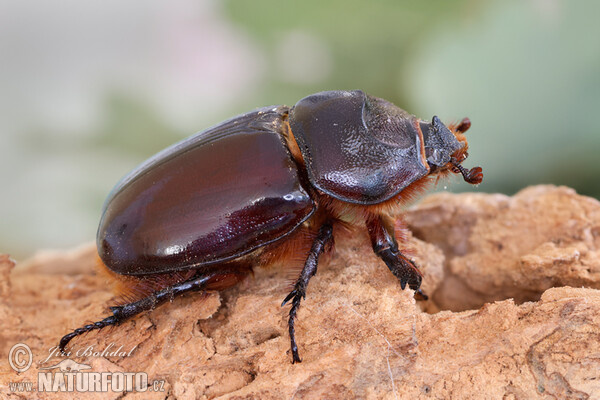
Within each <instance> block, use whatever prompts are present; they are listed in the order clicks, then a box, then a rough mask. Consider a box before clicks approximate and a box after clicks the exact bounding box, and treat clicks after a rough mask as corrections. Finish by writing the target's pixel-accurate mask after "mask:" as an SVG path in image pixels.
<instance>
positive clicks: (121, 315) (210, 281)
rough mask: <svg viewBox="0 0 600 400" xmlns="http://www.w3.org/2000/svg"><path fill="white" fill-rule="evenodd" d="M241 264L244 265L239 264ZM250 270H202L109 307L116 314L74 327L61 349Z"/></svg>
mask: <svg viewBox="0 0 600 400" xmlns="http://www.w3.org/2000/svg"><path fill="white" fill-rule="evenodd" d="M240 267H241V268H240ZM249 272H250V268H249V267H243V266H237V268H235V267H233V268H231V269H226V270H223V269H221V270H216V271H206V272H199V273H198V274H196V275H195V276H194V277H193V278H192V279H189V280H186V281H183V282H179V283H177V284H174V285H172V286H168V287H166V288H164V289H161V290H158V291H156V292H154V293H152V294H151V295H149V296H147V297H144V298H143V299H141V300H138V301H134V302H132V303H127V304H123V305H120V306H113V307H110V310H111V311H112V313H113V315H111V316H109V317H106V318H104V319H103V320H101V321H98V322H94V323H93V324H88V325H85V326H83V327H81V328H78V329H75V330H74V331H73V332H71V333H69V334H67V335H65V336H63V338H62V339H61V340H60V344H59V346H58V347H59V349H60V351H62V352H64V350H65V347H66V346H67V344H68V343H69V342H70V341H71V340H72V339H73V338H75V337H77V336H79V335H82V334H84V333H86V332H89V331H93V330H95V329H102V328H105V327H107V326H111V325H119V324H120V323H121V322H123V321H125V320H127V319H129V318H131V317H134V316H135V315H137V314H140V313H142V312H144V311H149V310H153V309H154V308H156V307H157V306H159V305H161V304H163V303H165V302H167V301H171V300H173V299H174V298H175V297H177V296H180V295H182V294H184V293H187V292H198V291H203V290H210V289H219V290H220V289H225V288H226V287H230V286H233V285H234V284H235V283H237V282H239V281H240V280H242V279H243V278H244V277H245V276H246V275H247V274H248V273H249Z"/></svg>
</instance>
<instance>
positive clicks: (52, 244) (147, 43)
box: [0, 0, 600, 259]
mask: <svg viewBox="0 0 600 400" xmlns="http://www.w3.org/2000/svg"><path fill="white" fill-rule="evenodd" d="M598 15H600V2H597V1H593V0H588V1H583V0H578V1H566V0H536V1H532V0H527V1H525V0H518V1H517V0H515V1H501V0H490V1H474V0H458V1H448V0H437V1H431V0H429V1H417V0H414V1H398V0H388V1H369V2H366V1H362V2H358V1H348V0H343V1H342V0H337V1H314V0H304V1H302V2H290V1H275V0H270V1H262V0H254V1H241V0H240V1H216V0H215V1H210V0H176V1H171V2H166V1H163V2H161V1H155V0H134V1H128V2H122V1H116V0H106V1H102V2H81V1H79V0H66V1H61V2H57V1H49V2H44V1H32V0H19V1H5V0H1V1H0V135H1V136H0V138H1V141H0V174H1V175H0V179H1V181H0V182H1V184H2V186H1V189H0V252H8V253H10V254H12V255H13V256H15V257H16V258H17V259H23V258H24V257H26V256H28V255H30V254H32V252H34V251H35V250H38V249H42V248H67V247H70V246H74V245H77V244H79V243H81V242H84V241H91V240H93V239H94V237H95V231H96V227H97V223H98V220H99V217H100V210H101V207H102V203H103V201H104V198H105V197H106V195H107V194H108V193H109V191H110V189H111V187H112V186H113V185H114V184H115V183H116V182H117V181H118V179H119V178H120V177H121V176H122V175H124V174H125V173H127V172H128V171H129V170H130V169H131V168H133V167H134V166H135V165H136V164H137V163H139V162H141V161H142V160H144V159H145V158H147V157H148V156H150V155H152V154H153V153H155V152H156V151H158V150H160V149H162V148H163V147H165V146H167V145H169V144H171V143H173V142H175V141H177V140H179V139H181V138H183V137H185V136H188V135H190V134H193V133H194V132H196V131H198V130H201V129H204V128H206V127H208V126H210V125H212V124H215V123H217V122H220V121H221V120H223V119H226V118H228V117H231V116H234V115H236V114H239V113H242V112H245V111H249V110H251V109H254V108H256V107H260V106H264V105H271V104H288V105H293V104H294V103H295V102H296V101H297V100H299V99H300V98H302V97H304V96H305V95H308V94H310V93H313V92H317V91H321V90H329V89H357V88H360V89H363V90H365V91H366V92H368V93H370V94H372V95H375V96H378V97H383V98H385V99H387V100H390V101H392V102H394V103H396V104H397V105H399V106H400V107H402V108H404V109H406V110H407V111H409V112H411V113H413V114H415V115H417V116H419V117H421V118H423V119H431V117H432V116H433V115H438V116H440V118H442V120H444V121H447V122H448V121H452V120H459V119H461V118H462V117H464V116H468V117H470V119H471V121H472V122H473V126H472V128H471V130H470V131H469V132H468V137H469V141H470V144H471V150H470V154H471V157H470V158H469V160H468V161H467V162H466V163H465V165H466V166H467V167H472V166H475V165H481V166H482V167H483V169H484V173H485V180H484V183H483V184H481V185H480V186H479V187H477V188H473V187H469V185H467V184H464V183H461V182H460V179H459V178H455V179H453V180H451V181H450V182H448V183H447V185H448V190H453V191H463V190H471V191H472V190H474V191H478V192H503V193H507V194H512V193H514V192H515V191H517V190H519V189H521V188H523V187H525V186H527V185H531V184H538V183H554V184H563V185H568V186H571V187H574V188H575V189H576V190H577V191H578V192H579V193H582V194H587V195H590V196H594V197H596V198H598V197H600V184H599V179H598V175H599V172H600V164H599V163H596V161H597V160H598V159H599V158H600V151H599V150H600V124H599V123H598V121H597V115H598V110H600V24H598V23H597V17H598ZM445 185H446V184H442V185H440V186H441V187H440V188H439V189H441V190H443V189H444V186H445Z"/></svg>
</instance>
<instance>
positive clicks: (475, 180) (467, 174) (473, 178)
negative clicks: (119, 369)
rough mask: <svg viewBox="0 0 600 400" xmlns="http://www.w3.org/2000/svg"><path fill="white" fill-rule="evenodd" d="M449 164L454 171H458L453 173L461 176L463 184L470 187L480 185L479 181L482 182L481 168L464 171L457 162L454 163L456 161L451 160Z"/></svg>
mask: <svg viewBox="0 0 600 400" xmlns="http://www.w3.org/2000/svg"><path fill="white" fill-rule="evenodd" d="M450 162H451V163H452V165H453V166H454V168H455V169H456V170H458V171H455V172H460V174H461V175H462V176H463V179H464V180H465V182H468V183H470V184H472V185H477V184H479V183H481V181H482V180H483V172H482V170H481V167H475V168H471V169H466V168H465V167H463V166H462V165H460V164H459V163H458V162H456V160H454V159H452V160H451V161H450Z"/></svg>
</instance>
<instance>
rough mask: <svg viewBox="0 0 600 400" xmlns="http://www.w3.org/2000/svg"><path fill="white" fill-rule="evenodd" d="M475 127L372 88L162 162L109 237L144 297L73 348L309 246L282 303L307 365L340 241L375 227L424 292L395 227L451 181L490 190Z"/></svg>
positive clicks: (246, 124)
mask: <svg viewBox="0 0 600 400" xmlns="http://www.w3.org/2000/svg"><path fill="white" fill-rule="evenodd" d="M470 125H471V123H470V121H469V120H468V119H466V118H465V119H463V120H462V121H461V122H460V123H459V124H456V125H450V126H448V127H447V126H445V125H444V124H443V123H442V122H440V120H439V118H437V117H435V116H434V117H433V119H432V121H431V122H427V121H423V120H420V119H418V118H416V117H415V116H413V115H411V114H409V113H407V112H406V111H404V110H402V109H400V108H398V107H396V106H395V105H393V104H392V103H390V102H388V101H386V100H383V99H379V98H376V97H372V96H369V95H366V94H365V93H364V92H362V91H360V90H355V91H328V92H320V93H316V94H313V95H310V96H308V97H305V98H304V99H302V100H300V101H299V102H298V103H297V104H296V105H295V106H294V107H292V108H289V107H286V106H273V107H266V108H261V109H258V110H256V111H252V112H249V113H247V114H243V115H240V116H237V117H235V118H233V119H230V120H228V121H226V122H223V123H221V124H219V125H217V126H215V127H213V128H210V129H208V130H205V131H203V132H200V133H198V134H196V135H194V136H191V137H189V138H188V139H185V140H183V141H182V142H180V143H178V144H175V145H173V146H171V147H169V148H167V149H165V150H163V151H162V152H160V153H158V154H156V155H155V156H153V157H152V158H150V159H149V160H148V161H146V162H145V163H143V164H141V165H140V166H139V167H138V168H136V169H135V170H133V171H132V172H131V173H130V174H128V175H127V176H126V177H125V178H123V179H122V180H121V181H120V182H119V183H118V184H117V186H116V187H115V188H114V189H113V191H112V192H111V194H110V195H109V197H108V199H107V200H106V202H105V204H104V210H103V214H102V218H101V221H100V226H99V228H98V236H97V244H98V253H99V256H100V258H101V260H102V262H103V264H104V266H105V267H106V268H107V269H108V270H109V271H110V272H111V273H112V274H113V275H114V276H115V277H117V278H118V277H119V276H122V277H126V278H123V279H124V282H126V286H127V287H128V289H130V292H131V293H135V294H137V298H136V299H135V301H132V302H130V303H127V304H122V305H118V306H114V307H111V311H112V315H111V316H109V317H107V318H105V319H103V320H101V321H98V322H96V323H94V324H89V325H85V326H84V327H82V328H79V329H76V330H75V331H73V332H72V333H69V334H68V335H66V336H64V337H63V338H62V339H61V341H60V349H61V350H64V348H65V346H66V345H67V344H68V343H69V341H70V340H71V339H73V338H74V337H75V336H78V335H81V334H82V333H85V332H88V331H91V330H94V329H101V328H103V327H106V326H109V325H117V324H119V323H121V322H123V321H124V320H126V319H128V318H131V317H133V316H135V315H137V314H139V313H141V312H143V311H147V310H151V309H153V308H154V307H156V306H157V305H159V304H162V303H164V302H165V301H167V300H170V299H172V298H174V297H175V296H178V295H180V294H183V293H186V292H191V291H206V290H221V289H224V288H227V287H230V286H232V285H234V284H235V283H237V282H239V281H240V280H241V279H243V278H244V277H245V276H247V275H248V274H249V273H250V272H251V271H252V268H253V267H255V266H261V265H268V264H272V263H274V262H276V261H277V262H278V263H285V261H286V260H287V259H290V258H291V257H294V256H295V254H292V253H293V252H291V251H290V250H289V249H290V248H296V249H307V253H306V255H305V260H306V261H305V263H304V268H303V269H302V272H301V273H300V276H299V277H298V279H297V281H296V283H295V285H294V288H293V290H292V291H291V292H290V293H289V294H288V295H287V296H286V297H285V299H284V300H283V304H282V305H285V304H286V303H287V302H289V301H291V304H292V305H291V309H290V312H289V333H290V341H291V350H292V362H299V361H301V360H300V356H299V354H298V347H297V345H296V338H295V332H294V322H295V318H296V313H297V311H298V308H299V307H300V302H301V299H302V298H304V297H305V295H306V289H307V286H308V283H309V281H310V279H311V277H312V276H313V275H314V274H315V273H316V271H317V264H318V260H319V257H320V256H321V254H323V253H324V252H326V251H329V250H330V249H331V248H332V246H333V238H334V236H335V235H336V231H337V230H338V229H341V228H343V229H366V230H367V231H368V234H369V237H370V240H371V244H372V247H373V251H374V252H375V254H377V256H379V257H380V258H381V259H382V260H383V261H384V262H385V264H386V265H387V267H388V268H389V269H390V271H391V272H392V274H394V275H395V276H396V277H397V278H398V279H399V280H400V286H401V287H402V289H404V288H405V287H406V285H408V286H409V287H410V288H411V289H413V290H415V291H416V292H417V293H421V292H420V289H419V287H420V285H421V280H422V276H421V273H420V272H419V270H418V268H417V266H416V265H415V264H414V262H413V261H412V260H410V259H409V258H408V257H406V256H405V255H403V254H402V251H401V250H400V246H399V245H398V242H397V238H396V235H395V233H394V221H393V218H392V216H393V215H397V213H398V212H400V211H401V207H402V206H403V205H404V204H405V203H406V201H407V200H408V199H410V198H411V197H413V196H414V195H415V194H418V193H420V192H421V191H422V189H423V188H424V187H425V186H426V185H427V184H428V183H430V182H432V181H434V180H436V179H437V178H439V177H440V176H442V175H444V174H447V173H449V172H453V173H457V174H458V173H460V174H461V175H462V176H463V178H464V180H465V181H467V182H469V183H472V184H478V183H480V182H481V180H482V178H483V173H482V170H481V168H480V167H475V168H472V169H470V170H469V169H466V168H464V167H463V166H462V165H461V163H462V162H463V161H464V160H465V159H466V158H467V147H468V144H467V140H466V138H465V136H464V132H465V131H466V130H467V129H468V128H469V127H470ZM402 229H406V228H402ZM421 295H423V294H422V293H421ZM423 296H424V295H423Z"/></svg>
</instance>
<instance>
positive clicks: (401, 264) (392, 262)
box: [367, 216, 428, 300]
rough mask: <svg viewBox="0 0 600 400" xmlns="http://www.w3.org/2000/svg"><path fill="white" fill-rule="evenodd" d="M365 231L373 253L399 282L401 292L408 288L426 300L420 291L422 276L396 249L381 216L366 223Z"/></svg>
mask: <svg viewBox="0 0 600 400" xmlns="http://www.w3.org/2000/svg"><path fill="white" fill-rule="evenodd" d="M367 229H368V231H369V236H370V238H371V244H372V246H373V251H374V252H375V254H377V256H378V257H379V258H381V259H382V260H383V262H385V264H386V265H387V267H388V268H389V269H390V271H392V274H394V276H395V277H396V278H398V279H399V280H400V287H401V288H402V290H404V288H405V287H406V285H407V284H408V286H409V287H410V288H411V289H412V290H414V291H415V294H417V295H418V296H420V297H421V298H423V299H424V300H427V298H428V297H427V295H426V294H425V293H423V292H422V291H421V289H420V287H421V281H422V280H423V275H422V274H421V272H420V271H419V269H418V268H417V266H416V265H415V263H414V262H413V261H412V260H410V259H409V258H407V257H406V256H405V255H404V254H402V253H401V252H400V250H399V249H398V243H397V242H396V238H395V237H394V234H393V233H390V229H388V228H386V226H385V223H384V221H383V219H382V217H381V216H377V217H375V218H371V219H369V220H368V221H367Z"/></svg>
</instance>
